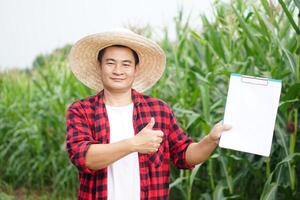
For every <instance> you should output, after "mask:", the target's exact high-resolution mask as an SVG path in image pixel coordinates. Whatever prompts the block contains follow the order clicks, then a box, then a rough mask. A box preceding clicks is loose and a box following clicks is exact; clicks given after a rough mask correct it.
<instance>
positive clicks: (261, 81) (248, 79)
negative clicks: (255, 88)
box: [241, 75, 269, 86]
mask: <svg viewBox="0 0 300 200" xmlns="http://www.w3.org/2000/svg"><path fill="white" fill-rule="evenodd" d="M241 82H243V83H247V84H252V85H263V86H268V84H269V80H268V79H267V78H261V77H254V76H247V75H241Z"/></svg>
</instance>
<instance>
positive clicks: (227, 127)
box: [222, 124, 232, 131]
mask: <svg viewBox="0 0 300 200" xmlns="http://www.w3.org/2000/svg"><path fill="white" fill-rule="evenodd" d="M231 128H232V126H231V125H230V124H223V127H222V129H223V131H228V130H230V129H231Z"/></svg>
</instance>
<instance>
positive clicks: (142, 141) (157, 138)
mask: <svg viewBox="0 0 300 200" xmlns="http://www.w3.org/2000/svg"><path fill="white" fill-rule="evenodd" d="M154 124H155V120H154V118H153V117H151V121H150V122H149V123H148V124H147V126H145V127H144V128H143V129H142V130H141V131H140V132H139V133H138V134H137V135H136V136H134V137H133V138H132V140H131V141H132V144H133V151H134V152H139V153H148V154H150V153H154V152H156V151H157V150H158V148H159V146H160V143H161V142H162V140H163V136H164V133H163V132H162V131H160V130H153V126H154Z"/></svg>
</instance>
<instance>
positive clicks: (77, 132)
mask: <svg viewBox="0 0 300 200" xmlns="http://www.w3.org/2000/svg"><path fill="white" fill-rule="evenodd" d="M69 61H70V66H71V69H72V71H73V73H74V74H75V76H76V77H77V78H78V79H79V80H80V81H81V82H83V83H84V84H85V85H87V86H88V87H90V88H92V89H95V90H96V91H98V93H97V94H96V95H94V96H91V97H88V98H85V99H81V100H79V101H76V102H74V103H73V104H71V105H70V106H69V107H68V111H67V137H66V148H67V150H68V153H69V157H70V160H71V161H72V163H73V164H74V165H75V166H76V167H77V168H78V171H79V178H80V189H79V194H78V199H116V200H118V199H122V200H123V199H124V200H127V199H128V200H129V199H130V200H133V199H168V197H169V182H170V177H169V168H170V166H169V165H170V161H171V162H172V163H173V164H174V165H175V166H177V167H178V168H182V169H192V168H193V167H194V165H197V164H199V163H202V162H204V161H205V160H206V159H207V158H208V157H209V155H210V154H211V153H212V152H213V150H214V149H215V148H216V146H217V143H218V141H219V138H220V135H221V132H222V131H226V130H229V128H230V127H229V125H222V124H221V123H218V124H217V125H215V126H214V128H213V129H212V131H211V132H210V133H209V134H208V135H207V136H206V137H204V138H203V139H202V140H201V141H200V142H198V143H195V142H193V141H192V139H191V138H190V137H188V135H187V134H186V133H185V132H184V131H183V130H182V129H181V128H180V127H179V125H178V123H177V122H176V118H175V116H174V113H173V111H172V109H171V108H170V107H169V106H168V105H167V104H166V103H165V102H163V101H162V100H159V99H157V98H153V97H150V96H146V95H143V94H142V93H141V92H143V91H145V90H146V89H148V88H150V87H151V86H152V85H153V84H155V83H156V82H157V81H158V80H159V78H160V77H161V75H162V74H163V71H164V68H165V54H164V52H163V50H162V49H161V48H160V47H159V46H158V45H157V44H156V43H154V42H153V41H151V40H149V39H147V38H144V37H142V36H140V35H137V34H134V33H132V32H130V31H113V32H105V33H99V34H94V35H90V36H87V37H85V38H83V39H81V40H80V41H78V42H77V43H76V44H75V45H74V46H73V48H72V49H71V52H70V55H69Z"/></svg>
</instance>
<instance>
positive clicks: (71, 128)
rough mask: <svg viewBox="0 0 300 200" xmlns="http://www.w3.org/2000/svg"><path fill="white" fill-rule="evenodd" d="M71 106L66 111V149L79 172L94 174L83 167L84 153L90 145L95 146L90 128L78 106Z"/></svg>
mask: <svg viewBox="0 0 300 200" xmlns="http://www.w3.org/2000/svg"><path fill="white" fill-rule="evenodd" d="M74 105H75V104H72V105H71V106H69V108H68V110H67V115H66V117H67V123H66V128H67V136H66V149H67V151H68V154H69V157H70V160H71V162H72V163H73V164H74V165H75V166H76V167H77V169H78V170H79V172H83V173H94V171H93V170H90V169H89V168H88V167H87V166H86V165H85V158H86V153H87V150H88V148H89V146H90V145H91V144H96V143H97V141H95V140H94V139H93V137H92V133H91V128H90V127H89V125H88V123H87V119H86V117H85V116H84V114H83V113H82V112H83V109H82V108H81V106H80V105H76V106H74Z"/></svg>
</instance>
